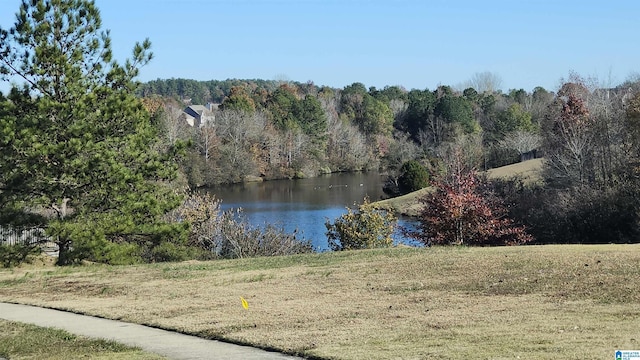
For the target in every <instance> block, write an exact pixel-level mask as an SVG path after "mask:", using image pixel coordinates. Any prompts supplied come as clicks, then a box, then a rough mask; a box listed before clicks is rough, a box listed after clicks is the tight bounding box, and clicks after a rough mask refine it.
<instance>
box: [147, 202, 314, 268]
mask: <svg viewBox="0 0 640 360" xmlns="http://www.w3.org/2000/svg"><path fill="white" fill-rule="evenodd" d="M169 220H170V221H172V222H183V223H185V224H188V226H189V239H188V242H187V247H180V246H170V245H168V244H164V245H162V246H161V247H160V248H159V249H157V251H156V256H159V257H160V258H162V259H164V261H169V260H167V259H169V258H171V259H173V260H179V259H182V258H183V257H185V256H188V257H191V258H198V259H213V258H245V257H254V256H278V255H290V254H300V253H307V252H312V251H313V247H312V246H311V243H310V242H309V241H306V240H304V239H299V238H298V236H297V234H296V233H294V234H288V233H286V232H285V231H284V230H283V229H282V228H278V227H276V226H274V225H266V226H265V227H264V228H257V227H253V226H251V225H249V224H248V222H247V221H246V220H245V219H244V218H243V217H242V213H241V211H238V212H237V213H234V212H232V211H227V212H221V211H220V200H218V199H216V198H215V197H214V196H213V195H211V194H209V193H204V192H196V193H191V194H189V195H188V196H187V197H186V198H185V200H184V201H183V203H182V205H181V206H180V207H178V208H177V209H176V210H174V211H173V212H171V213H170V214H169Z"/></svg>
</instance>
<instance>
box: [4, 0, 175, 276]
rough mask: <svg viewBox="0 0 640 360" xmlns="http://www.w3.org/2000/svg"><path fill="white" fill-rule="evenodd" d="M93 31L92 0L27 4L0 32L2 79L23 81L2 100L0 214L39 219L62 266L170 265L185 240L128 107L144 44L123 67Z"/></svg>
mask: <svg viewBox="0 0 640 360" xmlns="http://www.w3.org/2000/svg"><path fill="white" fill-rule="evenodd" d="M101 25H102V24H101V19H100V13H99V11H98V8H97V7H96V6H95V4H94V2H93V1H89V0H39V1H35V0H34V1H23V2H22V4H21V6H20V10H19V12H18V14H17V16H16V23H15V25H14V26H13V27H12V28H10V29H9V30H6V29H2V28H0V71H1V73H2V76H3V79H2V80H3V81H8V80H9V79H10V78H12V79H16V78H17V79H21V80H23V82H24V85H22V87H21V88H16V87H14V88H13V89H12V90H11V92H10V94H9V96H8V99H0V102H2V104H1V105H0V109H2V111H1V114H0V116H2V119H1V121H0V134H2V136H0V204H4V205H8V206H6V207H3V208H4V209H11V211H13V212H16V213H22V214H25V213H27V214H28V213H34V212H35V213H38V214H43V215H45V216H43V217H42V218H41V221H40V224H39V225H40V226H42V227H43V228H44V229H45V230H46V233H47V234H48V236H50V237H51V238H52V239H54V241H55V242H56V243H57V244H58V245H59V247H60V255H59V258H58V264H59V265H66V264H70V263H73V262H76V261H79V260H82V259H91V260H94V261H104V262H131V261H136V260H140V259H141V258H144V259H146V260H158V259H164V260H168V259H171V258H172V256H171V255H170V254H169V255H168V253H175V250H176V249H179V248H180V247H181V246H182V245H181V243H180V241H183V240H185V236H184V233H185V231H184V230H185V229H184V227H182V226H178V225H170V224H167V223H165V222H164V221H163V220H162V218H163V215H164V214H165V213H166V212H168V211H169V210H170V209H172V208H174V207H176V206H177V205H178V204H179V203H180V198H179V197H178V196H176V195H175V194H174V192H173V191H171V190H170V189H169V188H168V187H167V186H166V185H165V180H170V179H172V178H173V177H174V176H175V175H176V166H175V162H174V161H173V160H172V157H173V152H171V153H165V154H161V153H159V152H158V150H157V149H158V148H159V146H157V145H156V141H157V140H156V139H157V138H158V134H157V129H156V128H155V127H154V126H153V125H152V123H151V121H150V119H149V114H148V113H147V112H146V111H145V109H144V108H143V106H142V104H141V102H140V101H139V100H138V99H137V98H136V97H135V96H134V90H135V86H136V83H135V82H134V81H133V79H134V77H135V76H136V75H137V74H138V68H139V67H140V66H142V65H144V64H146V63H147V62H148V61H149V60H150V59H151V57H152V55H151V53H150V52H149V48H150V43H149V41H148V40H145V41H144V42H143V43H142V44H139V43H138V44H136V45H135V48H134V51H133V59H132V60H127V61H126V63H125V64H124V65H120V64H118V63H117V62H115V61H113V60H112V52H111V40H110V38H109V32H108V31H101V30H100V29H101ZM173 150H175V149H173ZM171 242H173V243H171Z"/></svg>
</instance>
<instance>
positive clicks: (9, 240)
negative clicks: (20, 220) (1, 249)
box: [0, 225, 49, 245]
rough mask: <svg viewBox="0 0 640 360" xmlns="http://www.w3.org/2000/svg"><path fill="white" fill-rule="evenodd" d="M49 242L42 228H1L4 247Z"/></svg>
mask: <svg viewBox="0 0 640 360" xmlns="http://www.w3.org/2000/svg"><path fill="white" fill-rule="evenodd" d="M47 241H49V239H48V238H47V236H46V235H45V233H44V229H42V228H38V227H13V226H7V225H2V226H0V244H2V245H18V244H22V245H35V244H42V243H44V242H47Z"/></svg>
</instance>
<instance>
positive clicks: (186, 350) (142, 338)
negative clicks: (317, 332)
mask: <svg viewBox="0 0 640 360" xmlns="http://www.w3.org/2000/svg"><path fill="white" fill-rule="evenodd" d="M0 319H6V320H10V321H16V322H21V323H28V324H34V325H37V326H42V327H51V328H57V329H63V330H66V331H68V332H70V333H72V334H76V335H84V336H87V337H93V338H102V339H109V340H115V341H117V342H119V343H122V344H126V345H130V346H137V347H140V348H142V349H143V350H145V351H149V352H153V353H156V354H160V355H163V356H166V357H168V358H170V359H198V360H200V359H247V360H254V359H255V360H258V359H266V360H272V359H273V360H276V359H278V360H282V359H299V358H295V357H291V356H286V355H283V354H280V353H275V352H268V351H264V350H260V349H256V348H252V347H248V346H240V345H234V344H228V343H224V342H220V341H215V340H206V339H202V338H198V337H195V336H189V335H184V334H179V333H176V332H172V331H166V330H160V329H154V328H151V327H148V326H143V325H136V324H131V323H126V322H121V321H114V320H107V319H101V318H96V317H92V316H85V315H78V314H73V313H69V312H64V311H58V310H51V309H44V308H39V307H35V306H28V305H16V304H7V303H0Z"/></svg>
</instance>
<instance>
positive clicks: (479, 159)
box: [138, 79, 555, 194]
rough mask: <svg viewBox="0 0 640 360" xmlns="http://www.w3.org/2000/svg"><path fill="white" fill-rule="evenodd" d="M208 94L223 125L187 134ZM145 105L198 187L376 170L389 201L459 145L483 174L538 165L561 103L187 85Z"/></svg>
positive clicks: (499, 96)
mask: <svg viewBox="0 0 640 360" xmlns="http://www.w3.org/2000/svg"><path fill="white" fill-rule="evenodd" d="M186 84H190V85H189V86H186ZM211 86H214V87H215V89H217V90H219V91H220V92H217V93H218V94H220V95H219V96H216V97H213V96H211V95H207V96H206V97H204V98H202V99H203V102H202V103H203V104H204V103H205V102H216V101H220V106H219V110H218V112H217V114H216V121H215V122H214V123H211V124H207V125H206V126H204V127H201V128H189V127H186V126H184V123H183V121H181V120H180V114H181V110H182V109H181V108H183V107H184V106H186V104H185V103H184V101H185V100H188V101H191V102H193V99H194V98H196V96H195V95H197V94H198V93H201V92H202V91H203V90H195V89H208V90H207V91H205V93H206V94H211V93H212V89H211ZM476 86H479V85H476ZM168 89H170V90H168ZM177 89H180V90H177ZM189 89H193V90H189ZM190 91H193V92H190ZM138 95H139V96H143V99H145V100H146V101H148V102H150V103H160V106H158V105H156V106H154V109H159V110H161V111H158V112H156V115H157V117H158V122H159V123H160V124H161V125H162V126H164V129H165V130H164V131H165V133H166V134H167V137H168V138H167V141H169V142H174V141H175V140H182V141H191V142H193V144H194V146H193V147H192V150H191V151H190V152H189V156H188V158H189V159H188V160H187V161H186V162H185V163H184V169H185V173H186V174H187V176H188V178H189V181H190V183H191V184H192V185H195V186H210V185H215V184H218V183H227V182H239V181H243V180H244V179H245V178H247V177H262V178H264V179H275V178H293V177H306V176H315V175H317V174H320V173H326V172H340V171H361V170H374V169H375V170H382V171H385V172H387V173H389V175H390V186H389V190H390V194H397V193H398V191H399V190H398V189H397V186H394V184H397V179H398V177H399V176H400V175H401V172H400V169H401V167H402V165H403V164H404V163H406V162H407V161H411V160H420V161H422V162H423V163H424V164H425V166H431V165H434V160H437V159H438V158H440V157H441V153H442V152H443V151H444V150H443V149H445V148H447V147H448V146H449V145H450V144H451V143H454V142H456V141H460V139H462V138H465V139H467V140H465V141H468V142H470V143H473V144H474V145H473V146H471V145H470V146H471V147H472V149H470V150H472V151H471V152H469V157H470V159H471V158H473V159H472V160H473V161H474V162H475V163H476V164H477V166H479V167H480V168H482V169H487V168H491V167H497V166H501V165H505V164H509V163H513V162H517V161H518V160H519V159H521V158H523V159H524V158H526V157H527V156H529V157H532V156H534V155H533V154H532V151H534V150H536V149H538V148H539V147H540V126H541V124H542V119H543V117H544V116H545V113H546V110H547V107H548V106H549V105H550V104H551V103H552V102H553V99H554V97H555V94H554V93H552V92H549V91H547V90H545V89H543V88H541V87H537V88H535V89H534V90H533V92H530V93H529V92H526V91H525V90H523V89H519V90H511V91H509V92H508V93H502V92H500V91H485V92H478V91H476V90H475V89H474V88H471V87H469V88H466V89H464V90H463V91H458V90H455V89H454V88H452V87H450V86H439V87H438V88H437V89H435V90H428V89H425V90H417V89H412V90H406V89H404V88H402V87H400V86H386V87H384V88H382V89H376V88H375V87H370V88H368V89H367V88H366V86H365V85H364V84H362V83H354V84H351V85H349V86H346V87H344V88H342V89H337V88H330V87H327V86H317V85H315V84H313V83H311V82H308V83H298V82H278V81H262V80H224V81H201V82H198V81H194V80H185V79H169V80H155V81H152V82H148V83H146V84H142V85H141V87H140V88H139V90H138ZM214 149H215V150H214Z"/></svg>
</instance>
